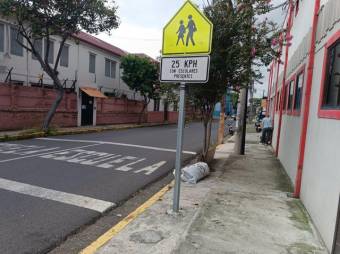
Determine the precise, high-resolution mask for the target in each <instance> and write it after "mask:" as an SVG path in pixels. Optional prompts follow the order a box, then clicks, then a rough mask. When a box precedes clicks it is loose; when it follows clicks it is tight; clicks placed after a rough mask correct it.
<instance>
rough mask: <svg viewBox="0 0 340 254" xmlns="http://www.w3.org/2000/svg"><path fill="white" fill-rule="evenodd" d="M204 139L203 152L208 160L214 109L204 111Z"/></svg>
mask: <svg viewBox="0 0 340 254" xmlns="http://www.w3.org/2000/svg"><path fill="white" fill-rule="evenodd" d="M204 114H205V115H204V118H203V119H204V120H203V124H204V140H203V153H202V158H203V161H206V159H207V155H208V152H209V148H210V139H211V127H212V111H211V110H209V111H208V112H205V113H204Z"/></svg>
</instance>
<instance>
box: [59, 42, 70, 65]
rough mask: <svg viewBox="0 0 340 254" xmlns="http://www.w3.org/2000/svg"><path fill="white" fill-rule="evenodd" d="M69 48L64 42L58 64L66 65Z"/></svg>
mask: <svg viewBox="0 0 340 254" xmlns="http://www.w3.org/2000/svg"><path fill="white" fill-rule="evenodd" d="M69 48H70V46H68V45H65V44H64V46H63V49H62V50H61V55H60V66H64V67H68V58H69Z"/></svg>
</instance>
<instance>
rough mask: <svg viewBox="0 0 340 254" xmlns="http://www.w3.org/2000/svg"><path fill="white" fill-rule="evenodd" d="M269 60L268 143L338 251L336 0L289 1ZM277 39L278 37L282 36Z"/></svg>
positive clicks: (339, 15)
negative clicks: (274, 52) (276, 47)
mask: <svg viewBox="0 0 340 254" xmlns="http://www.w3.org/2000/svg"><path fill="white" fill-rule="evenodd" d="M285 28H286V29H285V33H284V34H282V37H284V38H283V40H282V41H284V43H281V45H280V46H279V50H280V52H281V57H280V58H279V59H276V60H275V61H273V62H272V64H271V66H270V75H269V80H268V106H267V107H268V108H267V110H268V112H269V113H270V115H271V117H272V119H273V122H274V132H273V142H272V145H273V148H274V150H275V153H276V155H277V156H278V158H279V159H280V161H281V163H282V165H283V167H284V168H285V170H286V172H287V174H288V176H289V178H290V180H291V182H292V184H293V185H294V188H295V191H294V196H295V197H299V198H301V200H302V202H303V204H304V206H305V207H306V209H307V211H308V212H309V214H310V216H311V218H312V220H313V221H314V223H315V225H316V227H317V229H318V231H319V232H320V235H321V236H322V238H323V240H324V242H325V244H326V246H327V248H328V249H329V251H330V252H332V253H336V254H337V253H340V225H339V196H340V156H339V152H338V151H339V150H338V145H339V142H340V1H339V0H308V1H306V0H291V1H290V6H289V9H288V13H287V17H286V20H285ZM281 39H282V38H281Z"/></svg>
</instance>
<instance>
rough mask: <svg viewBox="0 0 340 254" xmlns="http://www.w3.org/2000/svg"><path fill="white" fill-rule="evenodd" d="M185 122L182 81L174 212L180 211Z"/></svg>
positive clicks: (183, 85)
mask: <svg viewBox="0 0 340 254" xmlns="http://www.w3.org/2000/svg"><path fill="white" fill-rule="evenodd" d="M184 122H185V83H181V85H180V90H179V116H178V130H177V147H176V170H175V190H174V200H173V212H175V213H178V211H179V197H180V192H181V167H182V149H183V129H184Z"/></svg>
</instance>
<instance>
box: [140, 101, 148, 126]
mask: <svg viewBox="0 0 340 254" xmlns="http://www.w3.org/2000/svg"><path fill="white" fill-rule="evenodd" d="M147 105H148V103H146V102H144V103H143V108H142V111H141V112H140V113H139V118H138V124H141V123H142V117H143V115H144V112H145V109H146V106H147Z"/></svg>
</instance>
